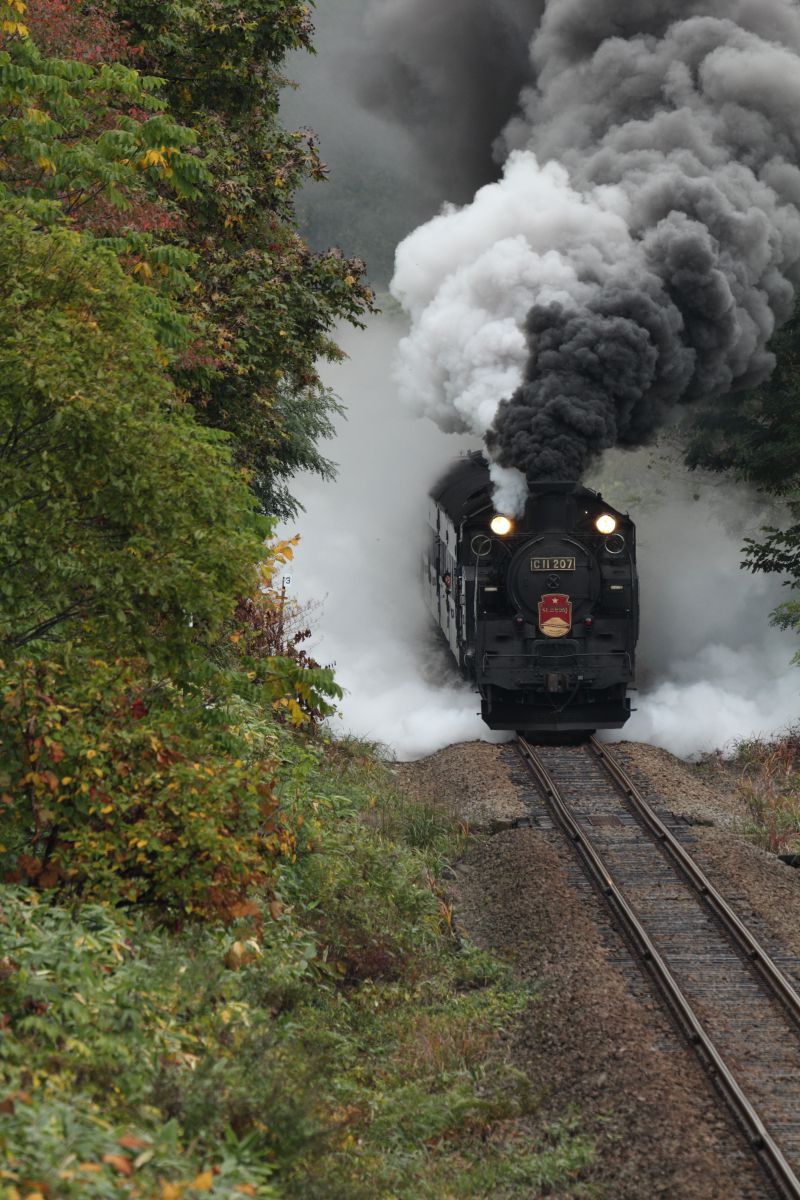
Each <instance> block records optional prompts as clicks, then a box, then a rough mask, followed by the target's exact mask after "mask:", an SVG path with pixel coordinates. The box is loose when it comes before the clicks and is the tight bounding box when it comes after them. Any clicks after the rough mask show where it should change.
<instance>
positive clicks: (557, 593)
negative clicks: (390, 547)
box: [423, 454, 639, 733]
mask: <svg viewBox="0 0 800 1200" xmlns="http://www.w3.org/2000/svg"><path fill="white" fill-rule="evenodd" d="M429 520H430V526H431V528H430V536H429V539H428V549H427V552H426V554H425V561H424V564H423V572H424V586H425V592H426V597H427V601H428V605H429V607H430V609H431V612H432V613H433V616H434V619H435V621H436V623H437V625H438V626H439V628H440V629H441V631H442V633H443V634H444V635H445V637H446V638H447V641H448V643H449V645H450V649H451V651H452V653H453V655H454V656H455V659H456V661H457V662H458V666H459V668H460V670H461V672H462V674H463V675H464V676H465V677H466V678H467V679H469V680H471V681H472V682H473V684H474V685H475V687H476V689H477V691H478V692H480V696H481V711H482V715H483V719H484V721H485V722H486V724H487V725H489V726H490V727H491V728H492V729H514V730H519V731H520V732H522V731H528V732H537V731H538V732H543V733H548V732H549V733H558V732H561V731H580V730H593V729H617V728H619V727H620V726H621V725H624V723H625V722H626V721H627V719H628V717H629V716H630V711H631V708H630V700H629V698H628V695H627V690H628V687H629V686H630V684H631V683H632V682H633V678H634V653H635V647H636V639H637V637H638V632H639V598H638V590H639V589H638V579H637V575H636V530H635V527H634V525H633V522H632V521H631V520H630V518H629V517H628V516H626V515H625V514H623V513H620V512H618V511H617V510H616V509H614V508H612V507H611V506H610V505H608V504H606V503H605V501H604V500H603V499H602V497H601V496H600V495H599V494H598V493H597V492H593V491H590V490H589V488H585V487H583V486H582V485H580V484H575V483H544V482H543V483H538V484H533V485H532V486H531V489H530V497H529V499H528V503H527V506H526V509H525V514H524V516H523V517H521V518H520V519H519V520H511V519H509V518H507V517H504V516H503V515H502V514H498V513H497V511H496V509H495V508H494V506H493V503H492V485H491V481H490V478H489V469H488V465H487V463H486V460H485V459H484V458H483V457H482V456H481V455H480V454H471V455H468V456H466V457H464V458H461V459H459V460H458V462H456V463H455V464H454V465H453V466H452V468H451V469H450V470H449V471H448V472H447V474H446V475H445V477H444V478H443V479H442V480H441V481H440V483H439V484H438V485H437V486H436V487H435V488H434V489H433V491H432V492H431V497H430V511H429Z"/></svg>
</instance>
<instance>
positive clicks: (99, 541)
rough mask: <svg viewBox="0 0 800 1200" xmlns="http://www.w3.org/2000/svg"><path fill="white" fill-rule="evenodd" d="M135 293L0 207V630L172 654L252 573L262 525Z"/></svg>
mask: <svg viewBox="0 0 800 1200" xmlns="http://www.w3.org/2000/svg"><path fill="white" fill-rule="evenodd" d="M165 361H166V360H165V355H164V353H163V350H162V349H161V347H160V346H159V343H158V340H157V338H156V335H155V332H154V328H153V322H152V315H151V312H150V308H149V305H148V303H147V297H146V289H144V288H142V287H140V286H138V285H137V284H136V283H135V282H133V281H132V280H130V279H129V278H127V277H126V276H125V274H124V273H123V271H122V268H121V267H120V265H119V263H118V261H117V260H116V258H115V256H114V255H113V253H112V252H111V251H110V250H107V249H104V248H101V247H98V246H97V245H96V244H95V243H94V242H93V241H92V240H91V239H90V238H87V237H86V236H85V235H82V234H79V233H76V232H71V231H67V230H63V229H59V228H55V229H52V230H47V231H40V230H37V229H35V228H34V226H33V224H32V222H31V221H30V220H29V219H26V218H24V217H19V216H15V215H9V214H6V215H3V216H0V496H2V501H0V546H2V557H3V570H2V572H0V638H2V640H3V641H4V642H5V644H6V647H7V649H9V648H10V649H13V648H15V647H16V648H19V647H21V646H25V645H27V644H28V643H30V642H32V641H36V640H38V639H40V638H42V637H43V636H45V635H46V634H52V633H53V632H54V631H56V630H61V629H63V627H64V626H65V624H66V623H68V622H69V623H70V628H71V629H72V631H73V633H74V632H76V631H77V630H82V631H83V632H84V633H86V632H87V631H88V632H89V633H90V634H91V639H92V641H93V642H94V644H95V645H101V646H103V648H104V651H105V652H110V653H113V651H114V649H119V650H120V652H128V651H132V652H137V653H139V652H146V653H147V654H148V655H149V656H150V657H151V658H167V659H177V658H181V657H185V656H186V655H188V654H189V653H190V650H191V646H192V645H193V644H194V643H195V642H196V641H197V639H198V637H200V636H202V635H203V634H204V633H208V634H209V635H212V634H214V633H215V632H216V631H217V630H218V629H219V628H220V626H221V624H222V622H223V621H224V620H225V619H226V618H227V617H229V615H230V614H231V612H232V611H233V608H234V605H235V603H236V598H237V596H239V595H240V594H242V593H246V594H249V592H250V591H251V590H252V587H253V585H254V582H255V571H254V564H255V563H256V562H257V561H258V559H259V557H260V555H261V553H262V541H263V537H264V536H265V534H266V532H267V525H266V523H265V522H264V520H263V518H260V517H258V516H257V515H256V514H255V512H254V511H253V508H254V505H253V500H252V495H251V493H250V491H249V489H248V485H247V481H246V479H245V478H244V477H243V475H242V473H241V471H238V470H235V469H234V468H233V467H232V465H231V463H230V451H229V450H228V448H227V447H226V446H225V445H224V437H223V435H222V434H220V433H219V432H216V431H213V430H208V429H203V428H201V427H199V426H198V425H197V423H196V421H195V419H194V416H193V413H192V412H191V409H188V408H187V406H186V405H184V404H182V403H181V402H180V401H179V399H178V397H177V396H176V393H175V390H174V387H173V385H172V384H171V383H170V381H169V379H168V377H167V374H166V371H165Z"/></svg>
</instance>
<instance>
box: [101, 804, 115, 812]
mask: <svg viewBox="0 0 800 1200" xmlns="http://www.w3.org/2000/svg"><path fill="white" fill-rule="evenodd" d="M113 811H114V805H113V804H104V805H103V807H102V808H101V809H100V812H101V813H110V812H113Z"/></svg>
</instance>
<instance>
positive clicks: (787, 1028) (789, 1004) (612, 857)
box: [517, 737, 800, 1200]
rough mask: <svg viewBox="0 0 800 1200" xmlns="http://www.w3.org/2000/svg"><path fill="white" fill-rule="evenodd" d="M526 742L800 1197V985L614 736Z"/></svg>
mask: <svg viewBox="0 0 800 1200" xmlns="http://www.w3.org/2000/svg"><path fill="white" fill-rule="evenodd" d="M517 745H518V749H519V752H520V754H521V756H522V758H523V760H524V762H525V763H526V765H527V767H528V769H529V770H530V772H531V774H532V775H533V776H534V778H535V779H536V782H537V784H538V786H539V787H540V788H541V790H542V792H543V793H544V795H545V797H546V799H547V802H548V804H549V807H550V809H551V811H552V813H553V816H554V817H555V819H556V820H557V821H558V823H559V825H560V826H561V828H562V829H563V830H564V832H565V833H566V835H567V837H568V838H569V839H570V841H571V842H572V843H573V844H574V845H575V847H576V849H577V850H578V851H579V853H580V855H581V857H582V859H583V862H584V865H585V867H586V868H587V870H588V872H589V873H590V875H591V876H592V879H593V881H594V883H595V884H596V886H597V887H598V889H599V890H600V892H601V893H602V894H603V896H604V897H605V899H606V901H607V902H608V904H609V905H610V907H611V908H612V910H613V912H614V914H615V916H616V918H617V920H618V922H619V923H620V925H621V926H622V930H623V933H624V935H625V938H626V940H627V942H628V943H629V945H630V946H631V948H632V949H633V950H634V952H635V953H636V955H637V956H638V958H639V959H640V961H641V962H642V964H643V966H644V967H645V969H646V970H647V972H648V973H649V975H650V976H651V978H652V979H653V981H654V983H655V984H656V986H657V988H658V990H659V992H660V993H661V995H662V997H663V998H664V1000H665V1001H666V1003H667V1005H668V1007H669V1009H670V1011H671V1013H672V1015H673V1017H674V1019H675V1021H676V1022H677V1024H678V1026H679V1028H680V1029H681V1031H682V1033H683V1034H684V1036H685V1037H686V1038H687V1040H688V1041H689V1042H690V1043H691V1045H692V1047H693V1048H694V1050H695V1052H696V1053H697V1055H698V1057H699V1058H700V1060H701V1062H702V1063H703V1065H704V1067H705V1068H706V1070H707V1072H708V1074H709V1075H710V1077H711V1079H712V1081H713V1083H714V1086H715V1087H716V1089H717V1090H718V1092H719V1093H720V1094H721V1095H722V1096H723V1098H724V1099H725V1101H726V1102H727V1104H728V1105H729V1107H730V1108H731V1110H732V1111H733V1113H734V1116H735V1118H736V1120H737V1122H738V1123H739V1126H740V1128H741V1129H742V1130H743V1132H744V1134H745V1136H746V1138H747V1140H748V1142H749V1144H750V1147H751V1149H752V1150H753V1152H754V1153H755V1154H756V1155H757V1156H758V1158H759V1160H760V1161H761V1164H762V1166H763V1167H764V1168H765V1170H766V1171H767V1173H768V1175H769V1177H770V1179H771V1180H772V1181H773V1183H774V1185H775V1186H776V1187H777V1189H778V1193H779V1195H781V1196H784V1197H791V1198H792V1200H800V995H798V993H797V992H796V991H795V989H794V987H793V985H792V983H791V982H790V981H789V980H788V979H787V978H786V976H785V975H784V974H783V972H782V971H781V970H780V968H779V967H778V965H777V964H776V963H775V962H774V961H773V959H772V958H771V957H770V956H769V954H768V953H767V952H766V951H765V950H764V948H763V947H762V946H761V945H760V944H759V942H758V941H757V939H756V938H755V937H754V936H753V935H752V933H751V932H750V931H749V930H748V929H747V927H746V926H745V925H744V923H743V922H742V921H741V920H740V919H739V917H738V916H737V915H736V914H735V913H734V912H733V910H732V909H731V908H730V906H729V905H728V904H727V903H726V901H725V900H724V899H723V897H722V896H721V895H720V894H719V892H717V890H716V889H715V888H714V887H713V885H712V884H711V882H710V881H709V880H708V879H707V877H706V876H705V875H704V874H703V872H702V871H701V869H700V868H699V867H698V866H697V864H696V863H695V862H694V860H693V859H692V857H691V855H690V854H689V853H688V852H687V850H686V849H685V848H684V847H683V846H682V845H681V844H680V842H679V841H678V840H677V839H676V838H675V836H674V835H673V833H672V832H671V831H670V829H669V828H668V827H667V826H666V825H665V824H664V823H663V821H662V820H661V819H660V818H659V816H658V815H657V814H656V812H655V811H654V810H653V809H652V808H651V806H650V805H649V804H648V803H647V801H646V799H645V798H644V797H643V796H642V794H641V793H640V791H639V790H638V788H637V787H636V786H635V784H634V783H633V781H632V780H631V778H630V777H629V776H628V774H627V773H626V772H625V770H624V768H623V767H622V766H621V765H620V764H619V762H618V761H617V759H616V758H615V757H614V755H613V753H612V752H611V751H610V750H609V749H608V748H607V747H606V746H604V745H602V744H601V743H599V742H597V741H596V739H594V738H592V739H591V740H590V742H589V744H588V745H587V746H582V747H555V746H548V747H541V746H539V747H535V746H533V745H531V744H530V743H529V742H528V741H527V740H526V739H525V738H524V737H520V738H519V740H518V743H517Z"/></svg>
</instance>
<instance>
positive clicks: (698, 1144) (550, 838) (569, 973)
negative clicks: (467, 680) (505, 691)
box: [397, 742, 800, 1200]
mask: <svg viewBox="0 0 800 1200" xmlns="http://www.w3.org/2000/svg"><path fill="white" fill-rule="evenodd" d="M615 751H616V753H618V754H619V756H620V758H621V759H622V761H623V762H624V763H625V765H626V766H627V768H628V770H629V771H630V772H631V774H633V775H634V777H635V778H636V780H637V782H638V783H639V784H640V786H642V788H643V790H644V792H645V794H646V795H647V796H648V797H649V799H650V800H651V802H652V803H654V804H655V805H656V806H657V807H658V808H660V809H661V810H662V811H663V810H664V809H667V810H669V811H671V812H673V813H675V814H677V815H680V816H681V817H683V818H684V820H685V821H686V824H687V829H689V830H690V831H691V839H692V843H693V844H692V846H691V849H692V852H693V853H695V855H696V856H697V858H698V860H699V861H700V864H701V866H702V867H703V868H704V869H705V870H706V871H707V872H708V874H709V875H710V876H711V877H712V880H713V881H714V882H715V883H716V885H717V886H718V887H719V888H720V890H721V891H722V892H723V894H724V895H725V896H726V898H727V899H728V900H729V901H730V902H731V903H732V904H733V905H734V907H735V908H736V909H737V911H738V912H739V913H740V915H741V916H742V917H743V918H744V919H745V920H747V921H748V922H749V923H750V924H751V926H752V927H753V928H754V932H756V934H757V936H759V937H761V938H762V940H763V941H764V942H765V943H766V945H767V948H768V949H769V950H770V951H771V952H773V953H776V954H777V953H780V954H781V956H782V957H785V956H787V955H788V956H792V955H800V874H798V872H796V871H794V870H793V869H792V868H790V867H787V866H785V865H784V864H783V863H781V862H780V861H779V860H777V859H774V858H772V857H771V856H768V855H766V854H764V853H762V852H761V851H759V850H757V849H755V848H754V847H753V846H751V845H750V844H748V843H747V842H746V841H745V840H744V839H743V837H742V836H741V835H740V834H738V833H737V832H736V831H737V828H740V827H741V825H742V821H743V813H742V811H741V805H740V804H739V802H738V800H737V798H736V796H735V794H733V793H732V794H730V795H728V794H727V793H725V791H724V789H719V790H718V789H716V788H715V787H714V786H711V785H709V784H708V783H707V782H705V781H704V780H703V779H702V778H700V776H699V775H698V773H697V770H696V768H692V767H690V766H688V765H687V764H685V763H682V762H681V761H680V760H678V759H674V758H673V757H672V756H671V755H669V754H667V753H666V752H665V751H662V750H658V749H655V748H653V747H649V746H641V745H638V744H636V743H620V744H618V745H617V746H616V747H615ZM397 769H398V774H399V777H400V780H401V782H402V785H403V787H404V788H405V789H406V790H407V791H408V793H409V794H411V795H415V796H423V797H425V798H428V799H430V800H432V801H433V802H435V803H437V804H440V805H443V806H445V807H446V808H447V809H448V810H449V811H450V812H451V813H452V814H453V815H455V816H456V817H457V818H458V819H459V820H461V821H463V822H464V823H465V824H466V825H468V826H469V828H470V829H471V830H472V831H473V833H474V834H475V835H476V836H475V837H474V839H473V841H472V843H471V845H470V848H469V850H468V852H467V854H466V856H465V858H464V859H463V860H462V862H461V863H459V864H457V867H456V871H455V875H456V880H455V882H454V883H453V884H452V893H453V894H452V900H453V903H454V908H455V920H456V924H457V927H458V928H460V930H461V931H462V932H463V933H464V934H466V935H467V936H469V937H470V938H471V939H472V940H473V941H475V942H476V943H477V944H478V945H480V946H482V947H483V948H484V949H487V950H490V951H492V952H494V953H495V954H498V955H500V956H501V957H503V958H505V959H507V960H508V961H510V962H512V963H513V965H514V967H515V968H516V970H517V971H518V972H519V974H520V976H521V977H522V978H523V979H524V980H525V981H526V982H528V983H529V984H531V985H532V987H533V989H534V991H535V999H534V1000H533V1002H532V1003H531V1005H530V1007H529V1010H528V1011H527V1012H526V1014H525V1015H524V1018H523V1019H522V1020H521V1021H520V1023H519V1026H518V1028H517V1029H516V1030H515V1032H514V1034H513V1036H512V1039H511V1043H510V1053H511V1056H512V1059H513V1062H514V1065H515V1066H516V1067H517V1068H519V1069H520V1070H522V1071H524V1072H525V1073H526V1074H527V1076H528V1077H529V1079H530V1080H531V1081H532V1083H533V1085H534V1088H535V1090H536V1092H537V1094H538V1095H539V1096H540V1097H541V1110H540V1113H541V1118H542V1120H543V1121H548V1122H549V1121H557V1120H560V1119H562V1118H564V1117H565V1116H567V1115H568V1114H569V1113H570V1111H571V1110H574V1109H575V1108H577V1109H578V1111H579V1113H580V1117H581V1125H582V1127H583V1128H584V1129H585V1130H586V1132H588V1133H590V1134H591V1135H592V1136H593V1137H594V1138H595V1140H596V1146H597V1153H596V1159H595V1164H594V1166H593V1167H592V1168H591V1169H590V1171H589V1173H588V1177H587V1180H586V1181H585V1185H586V1186H588V1187H589V1189H590V1191H589V1192H588V1193H584V1192H576V1194H595V1195H597V1196H598V1197H605V1198H607V1200H645V1198H646V1197H665V1198H666V1197H670V1198H675V1200H678V1198H680V1200H756V1198H757V1200H767V1198H771V1197H772V1196H773V1192H772V1190H771V1188H770V1186H769V1185H768V1183H767V1182H766V1180H765V1179H764V1177H763V1176H762V1174H761V1172H760V1171H759V1169H758V1167H757V1166H756V1165H755V1163H754V1161H753V1159H752V1158H751V1156H750V1154H749V1153H748V1152H747V1150H746V1148H745V1146H744V1142H743V1140H742V1138H741V1135H740V1134H739V1133H738V1131H737V1130H736V1128H735V1126H734V1125H733V1123H732V1121H731V1119H730V1118H729V1117H728V1116H727V1114H726V1111H725V1109H724V1108H723V1106H722V1105H721V1103H720V1102H719V1101H718V1099H717V1097H716V1094H715V1093H714V1091H713V1089H712V1087H711V1085H710V1084H709V1082H708V1080H707V1077H706V1076H705V1074H704V1072H703V1070H702V1068H701V1067H700V1066H699V1064H698V1062H697V1060H696V1058H695V1056H694V1054H693V1053H692V1052H691V1051H689V1050H688V1049H687V1048H686V1047H685V1046H684V1044H683V1042H682V1040H681V1038H680V1037H679V1035H678V1034H677V1033H676V1031H675V1029H674V1027H673V1025H672V1023H671V1020H670V1018H669V1017H668V1016H667V1015H666V1013H665V1012H664V1010H663V1008H662V1005H661V1003H660V1001H658V1000H656V999H655V998H654V996H653V993H652V991H651V988H650V985H649V982H648V981H647V980H646V979H645V978H644V976H643V975H641V974H640V972H639V969H638V968H637V967H636V966H634V965H632V963H631V960H630V956H629V954H628V952H627V949H626V948H625V946H624V944H623V942H622V940H621V938H620V937H619V935H618V933H617V932H616V930H615V928H614V927H613V925H612V923H611V921H610V918H609V916H608V912H607V909H606V907H605V905H604V904H603V903H602V901H601V900H600V899H599V898H598V897H597V896H596V895H595V893H594V891H593V890H592V888H591V886H590V885H589V884H588V883H587V881H586V879H585V877H584V875H583V872H582V869H581V868H580V866H579V864H578V862H577V859H576V857H575V855H574V852H573V850H572V849H571V848H570V847H569V846H568V844H567V842H566V840H565V839H564V838H563V837H562V835H561V834H560V832H558V831H557V830H556V829H554V828H553V827H552V824H551V822H550V821H549V820H548V817H547V812H546V809H545V808H544V806H543V804H542V802H541V800H540V798H539V797H538V796H537V795H536V794H535V790H534V789H533V787H532V783H531V781H530V779H529V777H527V776H526V775H525V774H524V772H523V770H522V768H521V764H520V763H519V760H518V759H517V756H516V754H515V752H514V750H513V748H512V747H510V746H492V745H488V744H486V743H482V742H481V743H467V744H465V745H461V746H451V747H448V748H447V749H446V750H443V751H441V752H440V753H439V754H436V755H433V756H432V757H430V758H428V759H424V760H422V761H420V762H416V763H407V764H402V765H400V766H398V768H397ZM591 1189H595V1190H594V1191H592V1190H591ZM563 1194H564V1195H565V1196H566V1195H567V1193H563ZM570 1194H571V1193H570Z"/></svg>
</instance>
